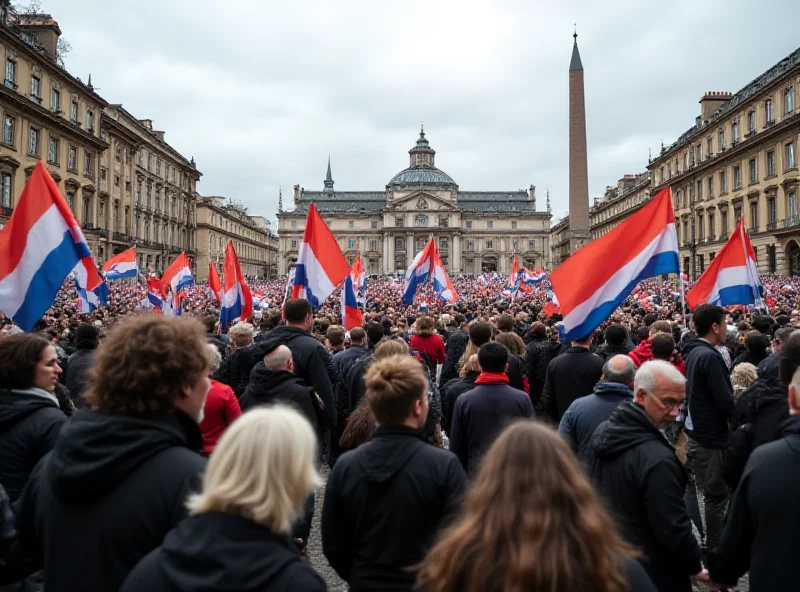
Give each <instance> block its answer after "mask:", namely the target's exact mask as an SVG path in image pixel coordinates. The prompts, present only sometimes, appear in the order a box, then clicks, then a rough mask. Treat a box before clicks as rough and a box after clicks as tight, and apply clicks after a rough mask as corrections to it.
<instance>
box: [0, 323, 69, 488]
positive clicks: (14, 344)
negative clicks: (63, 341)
mask: <svg viewBox="0 0 800 592" xmlns="http://www.w3.org/2000/svg"><path fill="white" fill-rule="evenodd" d="M57 359H58V357H57V355H56V351H55V349H54V348H53V346H52V345H50V343H49V342H48V341H47V340H46V339H45V338H43V337H40V336H38V335H35V334H33V333H22V334H18V335H12V336H11V337H4V338H2V339H0V484H2V485H3V487H5V489H6V492H7V493H8V496H9V498H10V500H11V502H12V503H13V502H15V501H16V500H17V498H18V497H19V495H20V494H21V493H22V489H23V488H24V487H25V484H26V483H27V482H28V478H29V477H30V475H31V472H32V471H33V469H34V467H35V466H36V463H38V462H39V460H40V459H41V458H42V457H43V456H44V455H45V454H47V453H48V452H49V451H50V450H51V449H52V448H53V445H54V444H55V442H56V439H57V438H58V434H59V432H60V431H61V428H62V426H63V425H64V422H66V421H67V417H66V416H65V415H64V413H63V412H62V411H61V410H60V408H59V403H58V398H57V397H56V395H55V389H56V387H57V386H58V375H59V374H60V373H61V368H60V367H59V366H58V362H57Z"/></svg>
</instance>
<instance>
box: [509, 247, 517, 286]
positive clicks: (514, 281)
mask: <svg viewBox="0 0 800 592" xmlns="http://www.w3.org/2000/svg"><path fill="white" fill-rule="evenodd" d="M517 282H519V259H518V258H517V257H516V255H515V256H514V263H512V264H511V275H510V276H508V285H509V286H511V287H512V288H515V287H516V285H517Z"/></svg>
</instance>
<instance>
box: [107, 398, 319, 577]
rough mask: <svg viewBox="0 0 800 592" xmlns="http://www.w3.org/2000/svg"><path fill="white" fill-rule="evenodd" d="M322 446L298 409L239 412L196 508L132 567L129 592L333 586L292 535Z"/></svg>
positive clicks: (208, 473)
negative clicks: (291, 530) (297, 514)
mask: <svg viewBox="0 0 800 592" xmlns="http://www.w3.org/2000/svg"><path fill="white" fill-rule="evenodd" d="M316 447H317V445H316V437H315V433H314V429H313V428H312V427H311V426H310V424H309V423H308V422H307V421H305V419H304V418H303V417H302V416H301V415H300V414H299V413H297V412H296V411H295V410H293V409H291V408H288V407H284V406H278V407H271V408H265V409H257V410H254V411H250V412H248V413H246V414H244V415H243V416H242V417H241V418H239V419H237V420H236V422H235V423H234V424H233V425H231V427H230V428H229V429H228V430H227V431H226V432H225V434H223V436H222V438H221V439H220V441H219V444H218V445H217V447H216V449H215V450H214V454H212V455H211V460H210V461H209V463H208V470H207V471H206V475H205V477H204V479H203V490H202V492H201V493H200V494H199V495H196V496H193V497H192V498H190V500H189V507H190V508H191V510H192V513H193V515H192V516H190V517H189V518H187V519H186V520H184V521H183V522H181V523H180V524H178V526H177V527H176V528H174V529H173V530H172V531H171V532H169V533H168V534H167V536H166V537H165V538H164V542H163V544H162V545H161V546H160V547H159V548H157V549H155V550H154V551H152V552H151V553H150V554H149V555H147V557H145V558H144V559H143V560H142V561H141V562H140V563H139V564H138V565H137V566H136V567H135V568H134V569H133V571H131V573H130V575H129V576H128V578H127V580H126V581H125V584H124V585H123V586H122V588H121V592H143V591H145V590H146V591H147V592H217V591H218V590H242V591H244V590H247V591H251V590H252V591H258V592H293V591H295V590H302V591H303V592H323V591H324V590H327V587H326V586H325V582H324V580H323V579H322V578H321V577H320V576H319V575H318V574H317V573H316V572H315V571H314V569H313V568H312V567H311V566H310V565H309V564H308V563H307V562H306V561H304V560H303V557H302V555H301V554H300V553H299V552H298V550H297V548H296V547H295V545H294V542H293V541H292V540H291V539H290V536H289V535H290V529H291V523H292V517H293V515H294V513H295V512H296V511H297V510H298V508H299V506H300V505H302V503H303V498H305V497H306V496H307V495H308V494H309V493H311V494H312V495H313V490H314V487H315V486H317V485H319V484H320V483H321V479H320V478H319V475H318V474H317V471H316V469H315V459H316ZM298 467H299V468H300V469H301V470H298ZM270 501H271V502H272V503H269V502H270Z"/></svg>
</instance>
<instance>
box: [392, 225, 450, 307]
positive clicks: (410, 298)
mask: <svg viewBox="0 0 800 592" xmlns="http://www.w3.org/2000/svg"><path fill="white" fill-rule="evenodd" d="M428 280H430V281H431V282H432V283H433V290H434V292H436V294H437V295H438V296H439V298H440V299H441V300H445V301H447V302H450V303H453V302H455V301H456V300H458V294H457V293H456V289H455V287H453V282H452V281H451V280H450V277H449V276H448V275H447V270H446V269H445V267H444V264H443V263H442V259H441V257H439V249H437V248H436V241H434V240H433V239H432V238H431V239H430V240H429V241H428V244H427V245H425V248H424V249H422V251H420V252H419V253H418V254H417V256H416V257H414V260H413V261H412V262H411V265H410V266H409V267H408V270H406V277H405V290H404V292H403V304H406V305H409V304H411V303H413V302H414V296H415V295H416V293H417V288H418V287H419V286H421V285H422V284H424V283H425V282H426V281H428Z"/></svg>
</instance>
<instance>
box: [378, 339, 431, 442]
mask: <svg viewBox="0 0 800 592" xmlns="http://www.w3.org/2000/svg"><path fill="white" fill-rule="evenodd" d="M364 383H365V385H366V387H367V394H366V397H367V400H368V401H369V406H370V408H371V409H372V413H373V414H374V415H375V419H376V420H377V421H378V424H379V425H381V426H395V427H398V426H407V427H411V428H414V429H422V427H423V426H424V425H425V421H426V420H427V418H428V378H427V376H426V374H425V371H424V370H423V368H422V364H420V363H419V362H417V361H416V360H415V359H414V358H412V357H411V356H407V355H406V356H403V355H393V356H389V357H386V358H384V359H381V360H378V359H376V360H375V361H374V362H373V363H372V364H371V365H370V367H369V368H368V369H367V372H366V374H365V375H364Z"/></svg>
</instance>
